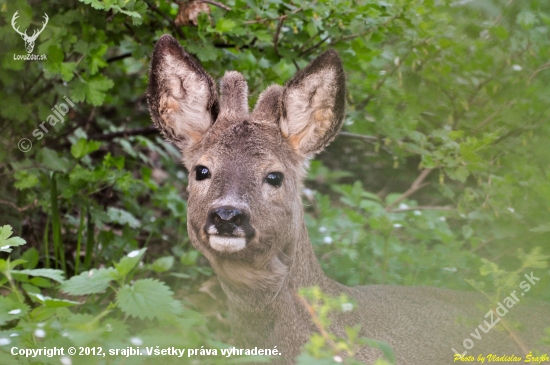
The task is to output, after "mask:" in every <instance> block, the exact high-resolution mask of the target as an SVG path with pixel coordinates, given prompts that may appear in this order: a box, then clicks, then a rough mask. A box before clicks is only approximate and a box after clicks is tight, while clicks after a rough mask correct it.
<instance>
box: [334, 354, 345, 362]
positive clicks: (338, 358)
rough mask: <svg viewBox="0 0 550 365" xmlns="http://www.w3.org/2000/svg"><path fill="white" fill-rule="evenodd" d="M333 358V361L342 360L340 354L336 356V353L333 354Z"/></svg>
mask: <svg viewBox="0 0 550 365" xmlns="http://www.w3.org/2000/svg"><path fill="white" fill-rule="evenodd" d="M333 359H334V361H336V362H342V361H344V359H342V356H338V355H336V356H334V357H333Z"/></svg>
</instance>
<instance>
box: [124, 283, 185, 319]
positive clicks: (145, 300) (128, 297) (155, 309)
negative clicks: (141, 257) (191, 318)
mask: <svg viewBox="0 0 550 365" xmlns="http://www.w3.org/2000/svg"><path fill="white" fill-rule="evenodd" d="M116 303H117V305H118V307H119V308H120V309H121V310H122V311H123V312H124V313H126V314H127V315H129V316H132V317H137V318H140V319H153V318H166V317H169V314H177V313H178V312H179V311H180V310H181V305H180V304H179V302H177V301H176V300H174V299H173V298H172V292H171V291H170V289H169V288H168V286H166V285H165V284H164V283H161V282H160V281H158V280H154V279H142V280H138V281H136V282H135V283H134V285H132V286H129V285H126V286H125V287H124V288H122V289H120V291H119V292H118V293H117V297H116Z"/></svg>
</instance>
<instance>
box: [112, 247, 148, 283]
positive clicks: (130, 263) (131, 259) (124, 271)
mask: <svg viewBox="0 0 550 365" xmlns="http://www.w3.org/2000/svg"><path fill="white" fill-rule="evenodd" d="M145 250H147V249H146V248H142V249H141V250H135V251H132V252H130V253H129V254H128V255H127V256H125V257H123V258H122V259H121V260H120V262H119V263H116V264H115V267H116V270H117V271H118V274H119V275H120V276H121V277H125V276H126V275H128V274H129V273H130V271H132V269H133V268H134V267H136V265H137V264H138V262H139V261H140V260H141V257H142V256H143V254H144V253H145Z"/></svg>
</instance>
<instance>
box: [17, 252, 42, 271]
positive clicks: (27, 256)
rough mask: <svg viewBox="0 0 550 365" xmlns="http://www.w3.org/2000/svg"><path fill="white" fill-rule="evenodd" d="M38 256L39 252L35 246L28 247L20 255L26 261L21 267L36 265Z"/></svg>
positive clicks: (28, 267)
mask: <svg viewBox="0 0 550 365" xmlns="http://www.w3.org/2000/svg"><path fill="white" fill-rule="evenodd" d="M39 256H40V254H39V253H38V250H37V249H36V248H34V247H31V248H29V249H28V250H27V251H25V252H24V253H23V254H22V255H21V259H22V260H25V261H26V262H25V263H24V264H23V267H24V268H25V269H34V268H35V267H36V265H38V260H39Z"/></svg>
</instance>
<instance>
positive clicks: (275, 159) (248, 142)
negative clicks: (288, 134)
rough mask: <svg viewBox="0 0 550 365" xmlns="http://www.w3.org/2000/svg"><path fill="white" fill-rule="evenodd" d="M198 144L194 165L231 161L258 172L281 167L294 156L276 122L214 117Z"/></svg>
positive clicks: (292, 159) (235, 164) (229, 163)
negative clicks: (212, 122)
mask: <svg viewBox="0 0 550 365" xmlns="http://www.w3.org/2000/svg"><path fill="white" fill-rule="evenodd" d="M201 144H202V148H201V149H200V152H199V155H198V156H197V160H196V162H195V165H207V164H209V163H210V164H213V165H215V166H220V167H221V168H229V167H228V165H233V167H242V168H246V169H253V170H256V171H258V172H260V171H264V170H266V169H274V170H273V171H278V170H284V169H285V168H286V166H287V165H288V163H289V162H290V163H292V162H293V161H294V160H295V158H293V156H292V150H291V148H290V145H289V143H288V141H287V140H286V139H284V138H283V137H282V135H281V132H280V130H279V128H278V126H277V125H276V124H273V125H269V124H266V123H258V122H251V121H248V120H243V121H234V120H223V119H222V120H217V121H216V122H215V123H214V126H213V127H212V128H211V130H210V131H209V133H208V134H207V135H206V136H205V138H204V139H203V141H202V143H201ZM226 166H227V167H226Z"/></svg>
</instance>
